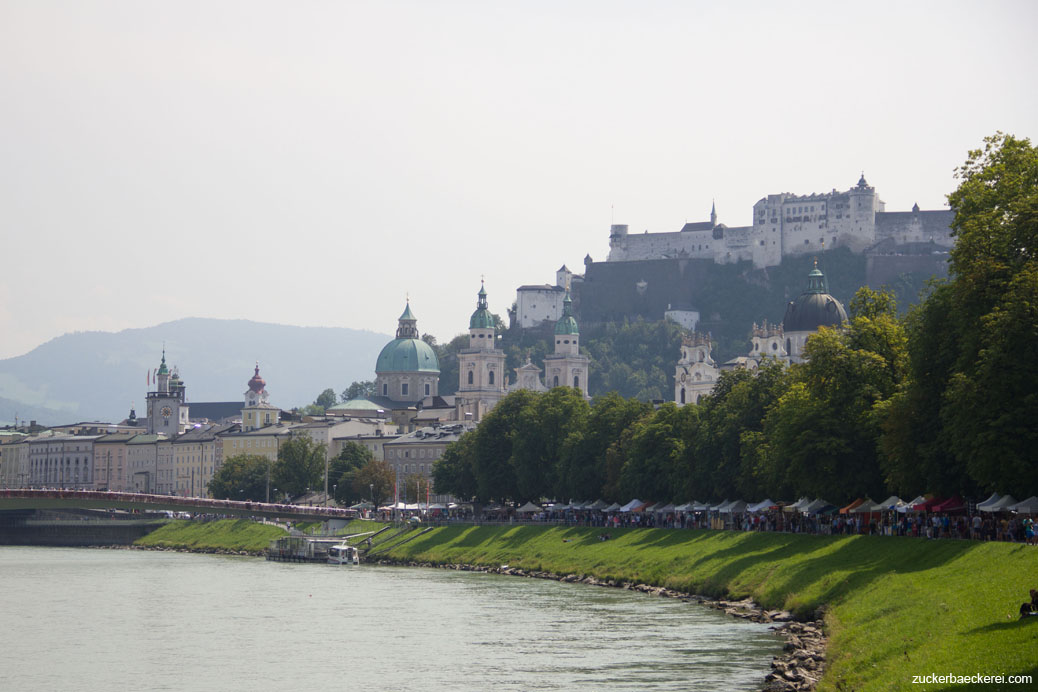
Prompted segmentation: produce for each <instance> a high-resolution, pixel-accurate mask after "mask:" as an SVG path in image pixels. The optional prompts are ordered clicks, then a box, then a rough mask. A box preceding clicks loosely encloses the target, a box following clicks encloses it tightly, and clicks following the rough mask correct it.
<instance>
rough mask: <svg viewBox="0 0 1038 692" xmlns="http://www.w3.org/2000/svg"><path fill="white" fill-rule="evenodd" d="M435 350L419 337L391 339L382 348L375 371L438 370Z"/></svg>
mask: <svg viewBox="0 0 1038 692" xmlns="http://www.w3.org/2000/svg"><path fill="white" fill-rule="evenodd" d="M439 371H440V363H439V361H437V360H436V352H435V351H433V350H432V347H431V346H430V345H429V344H427V343H425V342H424V341H422V340H421V339H393V340H392V341H390V342H389V343H388V344H386V345H385V346H384V347H383V348H382V352H381V353H379V354H378V361H377V362H376V363H375V372H376V373H381V372H439Z"/></svg>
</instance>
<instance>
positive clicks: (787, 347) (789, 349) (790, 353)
mask: <svg viewBox="0 0 1038 692" xmlns="http://www.w3.org/2000/svg"><path fill="white" fill-rule="evenodd" d="M790 346H791V344H790V341H789V339H786V355H789V356H791V355H793V349H792V348H790Z"/></svg>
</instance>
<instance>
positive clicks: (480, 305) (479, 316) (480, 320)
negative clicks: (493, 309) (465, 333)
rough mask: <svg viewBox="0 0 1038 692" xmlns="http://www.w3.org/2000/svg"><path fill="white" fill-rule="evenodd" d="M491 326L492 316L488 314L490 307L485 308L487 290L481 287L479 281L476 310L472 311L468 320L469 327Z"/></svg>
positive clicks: (484, 327) (485, 327)
mask: <svg viewBox="0 0 1038 692" xmlns="http://www.w3.org/2000/svg"><path fill="white" fill-rule="evenodd" d="M493 328H494V316H493V315H491V314H490V309H489V308H487V291H486V288H484V287H483V284H482V282H480V286H479V297H478V298H477V299H476V311H475V312H474V313H472V318H471V319H470V320H469V329H493Z"/></svg>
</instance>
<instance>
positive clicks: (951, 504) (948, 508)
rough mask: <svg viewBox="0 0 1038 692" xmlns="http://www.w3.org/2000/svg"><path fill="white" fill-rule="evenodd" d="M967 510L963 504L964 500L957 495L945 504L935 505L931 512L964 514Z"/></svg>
mask: <svg viewBox="0 0 1038 692" xmlns="http://www.w3.org/2000/svg"><path fill="white" fill-rule="evenodd" d="M965 509H966V503H965V502H963V500H962V498H961V497H959V496H958V495H956V496H955V497H952V498H949V499H947V500H945V501H944V502H942V503H940V504H938V505H934V506H933V507H931V508H930V511H931V512H962V511H965Z"/></svg>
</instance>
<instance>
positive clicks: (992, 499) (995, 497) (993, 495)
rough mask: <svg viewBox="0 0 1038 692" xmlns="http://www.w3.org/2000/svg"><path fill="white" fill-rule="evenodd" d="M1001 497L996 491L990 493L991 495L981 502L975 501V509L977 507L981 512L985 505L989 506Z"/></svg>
mask: <svg viewBox="0 0 1038 692" xmlns="http://www.w3.org/2000/svg"><path fill="white" fill-rule="evenodd" d="M1001 499H1002V496H1001V495H999V494H998V493H991V497H989V498H988V499H986V500H984V501H983V502H978V503H977V509H979V510H980V511H982V512H983V511H984V508H985V507H990V506H991V505H993V504H995V503H996V502H998V501H999V500H1001Z"/></svg>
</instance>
